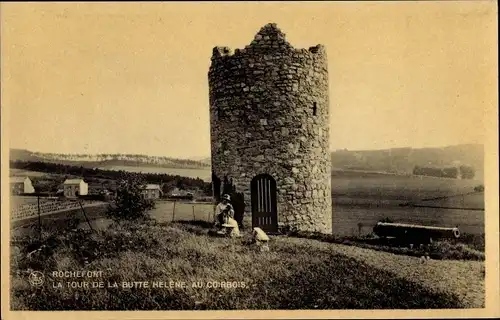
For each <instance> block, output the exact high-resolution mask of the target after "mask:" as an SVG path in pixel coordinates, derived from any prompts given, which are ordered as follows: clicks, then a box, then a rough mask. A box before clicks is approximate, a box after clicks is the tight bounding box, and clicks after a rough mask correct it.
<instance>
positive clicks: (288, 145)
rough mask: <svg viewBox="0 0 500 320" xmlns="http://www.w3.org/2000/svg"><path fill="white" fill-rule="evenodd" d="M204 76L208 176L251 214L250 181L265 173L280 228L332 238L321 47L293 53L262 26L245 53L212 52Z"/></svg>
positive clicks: (269, 27) (280, 36)
mask: <svg viewBox="0 0 500 320" xmlns="http://www.w3.org/2000/svg"><path fill="white" fill-rule="evenodd" d="M208 78H209V92H210V121H211V151H212V170H213V173H214V176H215V177H217V178H218V179H220V180H221V181H224V179H226V180H227V179H229V180H230V181H231V183H232V184H233V185H234V187H235V188H236V192H241V193H243V195H244V200H245V214H251V195H250V183H251V180H252V178H253V177H255V176H256V175H258V174H262V173H267V174H270V175H271V176H272V177H273V178H274V179H275V180H276V183H277V205H278V225H279V226H281V227H283V226H287V227H289V228H291V229H295V230H304V231H319V232H325V233H331V228H332V200H331V162H330V152H329V98H328V68H327V56H326V52H325V48H324V47H323V46H321V45H318V46H315V47H311V48H309V49H295V48H293V47H292V46H291V45H290V44H289V43H288V42H287V40H286V39H285V34H284V33H283V32H281V30H279V29H278V27H277V26H276V24H267V25H265V26H264V27H263V28H262V29H261V30H260V31H259V32H258V33H257V35H256V36H255V39H254V40H253V41H252V42H251V44H250V45H248V46H246V47H245V48H244V49H236V50H235V52H234V53H232V52H231V50H230V49H229V48H227V47H215V48H214V49H213V54H212V63H211V66H210V70H209V73H208ZM222 189H223V187H221V190H222Z"/></svg>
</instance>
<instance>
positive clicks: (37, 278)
mask: <svg viewBox="0 0 500 320" xmlns="http://www.w3.org/2000/svg"><path fill="white" fill-rule="evenodd" d="M43 279H44V276H43V273H41V272H40V271H33V272H31V273H30V276H29V277H28V281H29V283H30V284H31V285H32V286H35V287H39V286H41V285H42V284H43Z"/></svg>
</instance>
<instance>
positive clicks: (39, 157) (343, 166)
mask: <svg viewBox="0 0 500 320" xmlns="http://www.w3.org/2000/svg"><path fill="white" fill-rule="evenodd" d="M331 155H332V167H333V169H337V170H362V171H377V172H387V173H402V174H411V173H412V172H413V169H414V168H415V166H421V167H450V166H460V165H467V166H472V167H474V169H475V170H476V178H477V179H482V178H483V176H484V163H483V162H484V147H483V145H481V144H462V145H454V146H447V147H442V148H392V149H384V150H356V151H351V150H337V151H334V152H332V154H331ZM10 158H11V161H15V160H22V161H42V162H51V163H60V164H67V165H77V166H83V167H92V168H95V167H99V168H106V167H109V166H143V167H147V166H151V167H163V168H185V169H210V161H211V159H210V157H207V158H202V157H199V158H196V159H176V158H170V157H153V156H145V155H131V154H98V155H74V154H73V155H67V154H55V153H40V152H31V151H28V150H23V149H11V150H10Z"/></svg>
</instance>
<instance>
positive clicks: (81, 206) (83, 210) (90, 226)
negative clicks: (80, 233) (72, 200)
mask: <svg viewBox="0 0 500 320" xmlns="http://www.w3.org/2000/svg"><path fill="white" fill-rule="evenodd" d="M76 201H78V204H79V205H80V208H82V212H83V215H84V217H85V220H87V223H88V224H89V228H90V230H92V231H94V229H93V228H92V225H91V224H90V221H89V218H87V214H86V213H85V209H83V205H82V203H81V202H80V201H79V200H76Z"/></svg>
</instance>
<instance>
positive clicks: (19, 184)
mask: <svg viewBox="0 0 500 320" xmlns="http://www.w3.org/2000/svg"><path fill="white" fill-rule="evenodd" d="M10 190H11V192H12V194H21V193H34V192H35V188H34V187H33V183H32V182H31V179H30V178H28V177H10Z"/></svg>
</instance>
